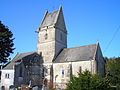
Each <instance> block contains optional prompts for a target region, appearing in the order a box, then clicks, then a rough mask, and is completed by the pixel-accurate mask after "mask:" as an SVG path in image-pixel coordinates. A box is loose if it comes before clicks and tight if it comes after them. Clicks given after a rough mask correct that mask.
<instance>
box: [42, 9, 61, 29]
mask: <svg viewBox="0 0 120 90" xmlns="http://www.w3.org/2000/svg"><path fill="white" fill-rule="evenodd" d="M58 12H59V11H58V10H57V11H54V12H51V13H48V12H46V15H45V17H44V20H43V22H42V24H41V27H46V26H50V25H54V24H55V23H56V21H57V17H58Z"/></svg>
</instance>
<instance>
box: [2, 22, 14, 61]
mask: <svg viewBox="0 0 120 90" xmlns="http://www.w3.org/2000/svg"><path fill="white" fill-rule="evenodd" d="M13 40H14V38H13V34H12V32H11V31H10V30H9V29H8V27H6V26H5V25H3V24H2V23H1V21H0V63H6V62H7V61H8V57H9V56H10V53H13V50H14V48H13V46H14V44H13Z"/></svg>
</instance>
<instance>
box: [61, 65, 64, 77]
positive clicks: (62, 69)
mask: <svg viewBox="0 0 120 90" xmlns="http://www.w3.org/2000/svg"><path fill="white" fill-rule="evenodd" d="M61 75H62V78H64V75H65V70H64V68H63V67H62V68H61Z"/></svg>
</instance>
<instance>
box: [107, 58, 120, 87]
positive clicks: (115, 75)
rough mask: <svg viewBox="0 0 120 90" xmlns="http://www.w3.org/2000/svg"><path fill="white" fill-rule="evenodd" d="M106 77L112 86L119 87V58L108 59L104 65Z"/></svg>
mask: <svg viewBox="0 0 120 90" xmlns="http://www.w3.org/2000/svg"><path fill="white" fill-rule="evenodd" d="M106 76H107V77H108V79H109V80H110V84H111V85H113V86H117V85H120V57H118V58H115V57H114V58H109V59H108V60H107V63H106Z"/></svg>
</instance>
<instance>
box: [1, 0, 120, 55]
mask: <svg viewBox="0 0 120 90" xmlns="http://www.w3.org/2000/svg"><path fill="white" fill-rule="evenodd" d="M60 5H62V7H63V13H64V18H65V23H66V27H67V30H68V47H76V46H83V45H88V44H94V43H96V42H97V41H99V43H100V46H101V49H102V52H103V55H104V56H107V57H113V56H116V57H117V56H120V28H119V26H120V0H74V1H73V0H69V1H68V0H0V20H1V21H2V22H3V23H4V24H5V25H7V26H8V27H9V29H10V30H11V31H12V32H13V34H14V38H15V40H14V44H15V46H14V47H15V48H16V49H15V50H14V54H13V55H11V57H13V56H15V54H16V53H17V52H19V53H23V52H29V51H35V50H37V33H35V31H36V30H37V29H38V27H39V25H40V23H41V21H42V18H43V16H44V13H45V10H48V11H53V10H57V9H58V8H59V6H60ZM111 40H112V41H111ZM110 41H111V42H110ZM109 43H110V44H109ZM107 46H108V47H107Z"/></svg>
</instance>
